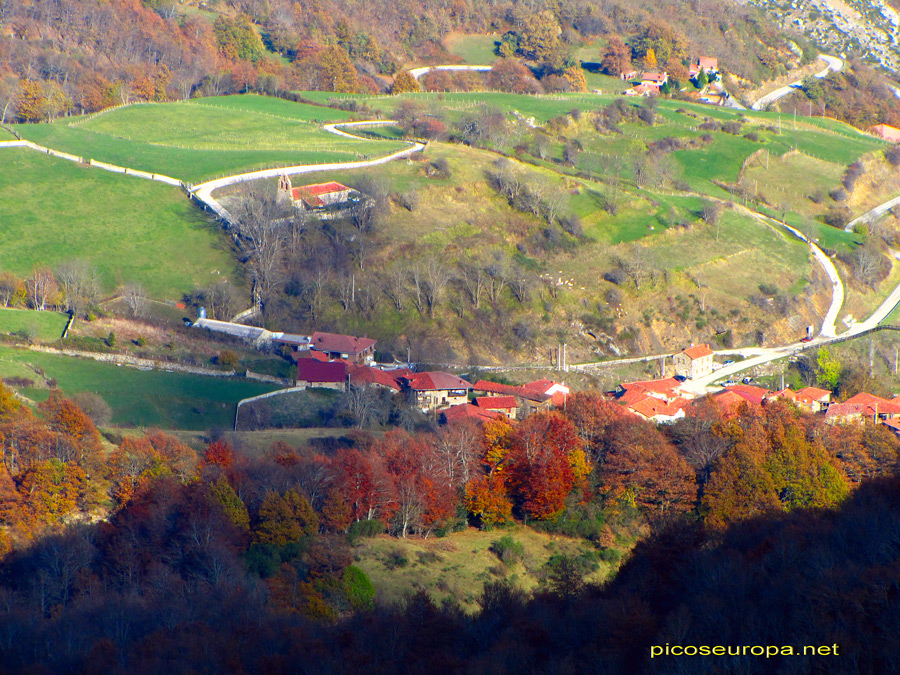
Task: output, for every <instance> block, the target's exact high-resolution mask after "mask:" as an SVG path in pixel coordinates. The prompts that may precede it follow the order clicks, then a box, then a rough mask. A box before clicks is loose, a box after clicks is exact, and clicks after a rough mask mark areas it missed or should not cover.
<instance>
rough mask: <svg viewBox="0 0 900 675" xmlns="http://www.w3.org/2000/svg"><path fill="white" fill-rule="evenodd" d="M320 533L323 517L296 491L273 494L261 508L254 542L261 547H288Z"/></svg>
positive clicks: (270, 494)
mask: <svg viewBox="0 0 900 675" xmlns="http://www.w3.org/2000/svg"><path fill="white" fill-rule="evenodd" d="M318 530H319V517H318V516H317V515H316V512H315V511H313V508H312V506H310V504H309V502H308V501H307V500H306V498H305V497H302V496H300V494H298V493H297V491H296V490H288V491H286V492H285V493H284V494H278V493H277V492H275V491H271V492H269V494H267V495H266V498H265V499H264V500H263V503H262V506H261V507H260V509H259V522H258V523H257V525H256V527H255V528H254V539H255V540H256V541H257V542H258V543H260V544H272V545H274V546H284V545H285V544H289V543H291V542H295V541H299V540H300V539H301V538H303V537H310V536H312V535H314V534H315V533H316V532H318Z"/></svg>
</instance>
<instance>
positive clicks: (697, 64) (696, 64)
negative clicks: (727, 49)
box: [688, 56, 719, 80]
mask: <svg viewBox="0 0 900 675" xmlns="http://www.w3.org/2000/svg"><path fill="white" fill-rule="evenodd" d="M701 70H703V71H706V74H707V75H709V79H710V80H714V79H716V77H717V76H718V74H719V59H717V58H715V57H714V56H700V57H698V58H696V59H691V65H690V66H688V75H690V77H691V79H694V78H695V77H697V76H698V75H699V74H700V71H701Z"/></svg>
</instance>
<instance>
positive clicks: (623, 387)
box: [615, 377, 693, 424]
mask: <svg viewBox="0 0 900 675" xmlns="http://www.w3.org/2000/svg"><path fill="white" fill-rule="evenodd" d="M615 396H616V402H617V403H620V404H621V405H623V406H624V407H625V408H626V409H627V410H628V411H629V412H630V413H631V414H633V415H637V416H638V417H641V418H643V419H645V420H650V421H651V422H656V423H657V424H671V423H672V422H674V421H675V420H677V419H681V418H682V417H684V416H685V411H686V409H687V408H688V407H689V405H690V402H691V401H690V399H691V398H693V395H692V394H689V393H687V392H684V391H682V389H681V382H679V381H678V380H676V379H675V378H674V377H666V378H663V379H660V380H638V381H635V382H623V383H622V384H620V385H619V386H618V387H616V392H615Z"/></svg>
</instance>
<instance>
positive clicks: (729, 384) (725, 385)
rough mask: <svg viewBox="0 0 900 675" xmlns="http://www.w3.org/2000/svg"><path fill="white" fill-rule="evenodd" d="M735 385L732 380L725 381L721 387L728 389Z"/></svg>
mask: <svg viewBox="0 0 900 675" xmlns="http://www.w3.org/2000/svg"><path fill="white" fill-rule="evenodd" d="M735 384H737V382H735V381H734V380H726V381H725V382H723V383H722V386H723V387H730V386H732V385H735Z"/></svg>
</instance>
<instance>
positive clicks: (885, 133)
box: [868, 124, 900, 143]
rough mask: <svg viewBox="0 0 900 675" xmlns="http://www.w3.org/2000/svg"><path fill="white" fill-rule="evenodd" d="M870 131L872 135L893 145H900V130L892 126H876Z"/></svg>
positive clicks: (870, 128)
mask: <svg viewBox="0 0 900 675" xmlns="http://www.w3.org/2000/svg"><path fill="white" fill-rule="evenodd" d="M868 131H869V133H870V134H872V135H874V136H878V138H883V139H884V140H886V141H890V142H891V143H900V129H898V128H897V127H892V126H891V125H890V124H876V125H875V126H874V127H869V130H868Z"/></svg>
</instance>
